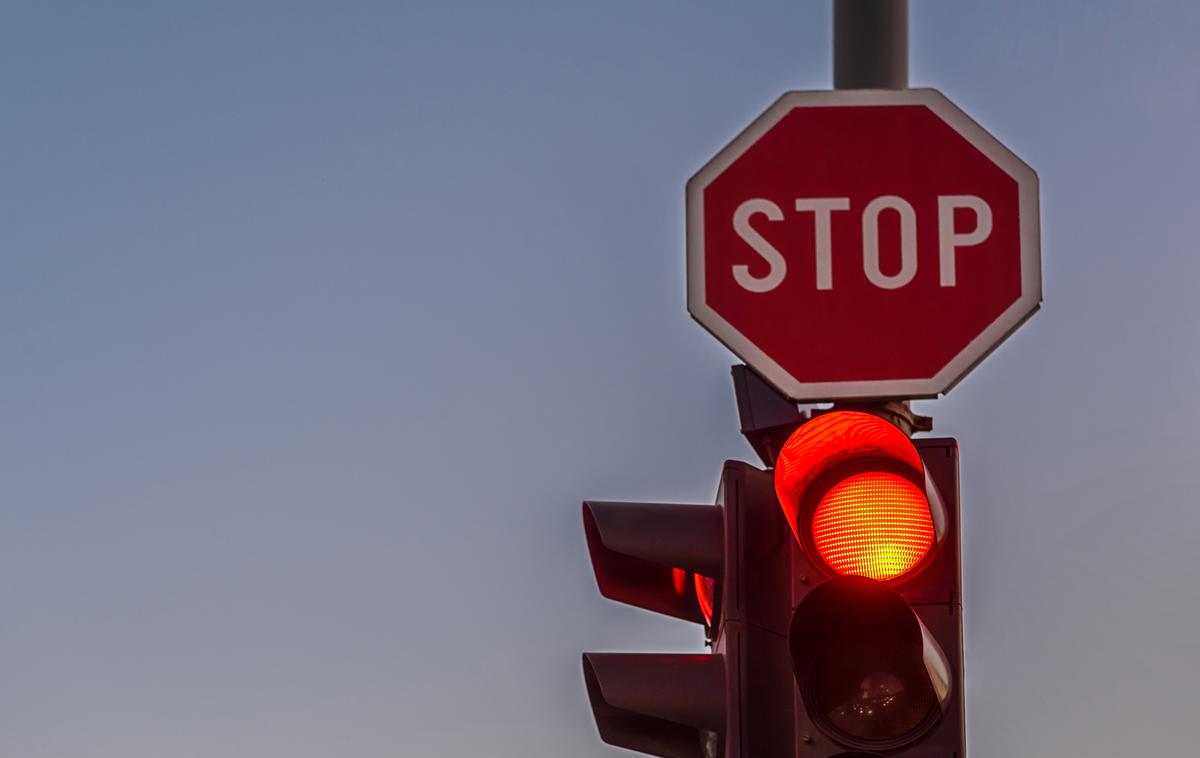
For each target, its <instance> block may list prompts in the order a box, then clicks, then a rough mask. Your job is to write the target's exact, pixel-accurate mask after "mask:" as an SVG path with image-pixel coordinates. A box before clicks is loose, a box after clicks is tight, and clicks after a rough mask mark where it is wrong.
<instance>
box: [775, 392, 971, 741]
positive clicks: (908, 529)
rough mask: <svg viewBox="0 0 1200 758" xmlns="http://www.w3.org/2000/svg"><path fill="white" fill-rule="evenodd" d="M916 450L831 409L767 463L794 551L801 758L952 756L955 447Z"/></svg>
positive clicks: (956, 690)
mask: <svg viewBox="0 0 1200 758" xmlns="http://www.w3.org/2000/svg"><path fill="white" fill-rule="evenodd" d="M918 444H919V445H920V446H921V447H918V445H915V444H914V443H913V441H912V440H910V439H909V438H908V436H907V435H905V434H904V433H903V432H901V431H900V430H899V429H898V428H896V427H895V426H893V425H892V424H891V423H889V422H888V421H886V420H884V419H882V418H879V417H877V416H874V415H872V414H867V413H858V412H846V411H836V412H830V413H826V414H822V415H819V416H817V417H815V418H813V419H812V420H810V421H808V422H806V423H805V424H803V425H802V426H800V427H799V428H798V429H797V430H796V431H795V432H794V433H793V434H792V435H791V436H790V437H789V438H788V440H787V441H786V443H784V445H783V448H782V449H781V451H780V454H779V457H778V459H777V461H776V469H775V488H776V493H777V496H778V499H779V504H780V507H781V508H782V509H783V513H784V516H785V517H786V518H787V522H788V524H789V525H790V526H791V529H792V532H793V534H794V535H795V537H796V540H797V543H798V546H799V548H800V549H799V550H798V551H797V553H796V569H795V570H796V583H795V585H794V586H795V597H796V601H797V602H796V607H795V610H794V612H793V615H792V620H791V626H790V630H789V634H788V648H789V654H790V656H791V663H792V668H793V672H794V674H795V682H796V686H797V693H798V695H799V701H800V707H798V708H797V711H796V729H797V733H798V734H800V735H804V736H806V737H807V739H803V740H801V741H800V742H798V744H797V752H796V755H797V756H811V757H812V758H829V757H830V756H838V757H839V758H844V756H847V755H853V756H858V755H879V754H888V755H892V754H903V755H905V756H913V757H914V758H915V757H916V756H921V757H922V758H924V756H931V757H932V756H943V755H947V756H948V755H953V754H954V753H956V752H957V753H959V754H961V751H962V746H963V740H962V729H961V706H962V697H961V669H962V666H961V616H960V613H959V605H958V603H959V601H958V589H959V587H958V585H959V571H958V552H957V551H958V540H957V489H958V488H957V468H956V457H955V456H956V452H957V445H955V444H954V442H953V441H952V440H923V441H920V442H919V443H918ZM939 485H940V486H939ZM943 488H944V489H945V490H947V495H948V499H947V498H944V497H943V495H942V490H943ZM947 503H949V507H948V505H947Z"/></svg>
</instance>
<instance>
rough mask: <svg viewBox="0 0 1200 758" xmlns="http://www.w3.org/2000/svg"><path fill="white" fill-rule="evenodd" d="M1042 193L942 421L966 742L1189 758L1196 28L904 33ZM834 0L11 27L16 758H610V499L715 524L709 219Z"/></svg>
mask: <svg viewBox="0 0 1200 758" xmlns="http://www.w3.org/2000/svg"><path fill="white" fill-rule="evenodd" d="M911 28H912V33H911V38H912V57H911V81H912V84H913V85H914V86H936V87H938V88H939V89H941V90H942V91H943V92H945V93H946V94H947V95H948V96H949V97H950V98H951V99H953V100H954V101H955V102H956V103H957V104H958V105H960V106H961V107H962V108H963V109H964V110H966V111H967V112H968V113H970V114H972V116H974V117H975V118H976V119H977V120H979V121H980V122H981V123H982V124H984V125H985V126H986V127H987V128H988V129H989V130H991V131H992V132H993V133H994V134H995V135H997V136H998V137H999V138H1000V139H1001V140H1002V141H1004V142H1005V143H1006V144H1008V145H1009V146H1010V147H1011V148H1012V149H1013V150H1014V151H1015V152H1016V153H1017V154H1019V155H1020V156H1021V157H1022V158H1024V159H1025V160H1026V161H1027V162H1028V163H1029V164H1030V165H1032V166H1033V167H1034V168H1035V169H1036V170H1037V171H1038V173H1039V175H1040V177H1041V188H1042V217H1043V251H1044V259H1045V262H1044V279H1045V305H1044V307H1043V309H1042V311H1041V312H1040V313H1039V314H1038V315H1037V316H1035V317H1034V318H1033V319H1032V320H1031V321H1030V322H1029V323H1027V324H1026V325H1025V326H1024V327H1023V328H1022V329H1021V330H1020V332H1019V333H1017V334H1016V335H1015V336H1014V337H1013V338H1012V339H1010V340H1009V341H1008V342H1007V343H1006V344H1005V345H1004V346H1003V347H1002V348H1001V349H1000V350H998V351H997V352H996V353H995V354H993V355H992V356H991V357H990V358H988V360H987V361H986V362H985V363H984V364H982V365H981V366H980V367H979V368H978V369H977V370H976V371H975V372H974V373H973V374H971V376H969V377H968V378H967V379H966V380H965V381H964V382H962V384H960V385H959V386H958V387H956V388H955V389H954V391H953V392H952V393H951V394H950V395H949V396H947V397H945V398H942V399H940V400H937V401H931V402H923V403H921V404H919V407H920V410H922V411H923V412H925V413H928V414H930V415H932V416H933V417H934V419H935V423H936V431H937V433H939V434H949V435H954V436H957V437H958V438H959V440H960V443H961V445H962V467H963V468H962V477H963V479H962V482H963V513H964V520H965V524H964V531H963V539H964V573H965V608H966V610H965V633H966V645H967V647H966V666H967V670H968V678H967V712H968V719H969V731H970V736H969V744H970V754H971V756H972V758H1012V757H1013V756H1020V757H1021V758H1040V757H1046V758H1049V757H1051V756H1062V755H1088V756H1096V757H1102V758H1109V757H1111V758H1126V757H1127V756H1129V755H1140V754H1156V755H1187V754H1189V753H1191V752H1193V750H1192V746H1193V745H1194V739H1193V735H1192V732H1191V730H1192V728H1193V726H1194V723H1195V721H1196V706H1197V704H1198V703H1200V633H1198V632H1197V628H1198V626H1200V565H1198V561H1200V557H1198V556H1200V551H1198V549H1197V543H1198V539H1200V495H1198V494H1197V493H1198V492H1200V465H1198V462H1200V436H1198V435H1197V434H1196V433H1195V429H1196V427H1197V425H1198V424H1200V399H1198V397H1200V395H1198V394H1197V387H1198V386H1200V357H1198V356H1200V352H1198V351H1197V347H1198V343H1200V329H1198V327H1197V324H1198V323H1200V299H1198V298H1197V294H1196V292H1197V284H1196V283H1197V281H1198V280H1200V254H1198V249H1197V242H1196V240H1197V239H1200V213H1197V198H1198V197H1200V188H1198V180H1197V177H1198V176H1200V148H1198V147H1197V137H1196V133H1197V131H1196V124H1197V123H1198V122H1200V53H1198V52H1197V49H1196V44H1195V42H1196V39H1197V37H1198V34H1200V5H1197V4H1196V3H1194V2H1174V1H1168V0H1147V1H1146V2H1139V3H1132V2H1126V1H1125V0H1101V1H1097V0H1089V1H1088V2H1081V1H1078V0H1073V1H1070V2H1068V1H1064V0H1056V2H1052V3H1051V2H1045V1H1044V0H1006V2H1003V3H1000V2H994V1H984V0H915V2H913V3H912V13H911ZM831 80H832V74H831V66H830V7H829V3H828V2H826V1H824V0H822V1H821V2H815V1H814V2H797V1H795V0H792V1H791V2H769V3H768V2H741V3H715V2H680V1H671V0H640V1H638V2H634V1H633V0H606V1H605V2H592V3H586V4H585V3H581V2H549V1H546V2H519V1H517V2H505V3H497V2H475V3H461V2H437V3H434V2H430V3H422V4H416V3H412V2H403V1H402V2H398V3H397V2H338V3H333V2H323V3H316V2H300V1H298V0H293V1H290V2H259V1H256V0H239V2H236V3H233V2H213V3H152V2H122V3H92V2H88V3H84V2H76V3H68V2H17V1H14V0H5V1H4V2H2V3H0V97H2V98H3V107H2V110H3V117H2V118H0V349H2V350H3V362H2V363H0V367H2V368H0V429H3V433H2V434H0V604H2V605H0V608H2V612H0V672H3V673H2V676H0V755H3V756H5V757H6V758H7V757H11V758H212V757H214V756H221V757H222V758H328V757H329V756H354V757H355V758H374V757H379V758H383V757H389V758H390V757H394V756H420V757H422V758H426V757H429V758H433V757H437V756H475V755H489V756H505V757H507V756H513V757H514V758H516V757H521V758H561V757H562V756H580V757H583V758H602V757H603V756H609V755H616V754H618V753H617V751H615V750H613V749H611V748H608V747H607V746H605V745H603V744H602V743H601V742H600V741H599V738H598V736H597V735H596V733H595V728H594V726H593V724H592V716H591V712H590V710H589V707H588V703H587V698H586V695H585V693H584V689H583V683H582V676H581V673H580V668H579V653H580V651H583V650H597V651H599V650H642V651H676V650H700V649H702V648H701V644H702V633H701V631H700V629H699V628H698V627H694V626H691V625H688V624H685V623H682V622H676V621H672V620H670V619H666V618H663V617H656V616H654V615H652V614H648V613H644V612H641V611H638V610H635V609H631V608H627V607H623V606H620V605H618V604H615V603H611V602H608V601H605V600H603V599H602V598H601V597H600V596H599V594H598V592H597V590H596V588H595V585H594V581H593V578H592V575H591V567H590V564H589V562H588V558H587V554H586V550H585V547H584V542H583V533H582V527H581V523H580V513H579V502H580V501H581V500H582V499H584V498H595V499H631V500H669V501H677V502H688V501H693V502H710V501H711V500H712V498H713V495H714V493H715V487H716V483H717V476H718V474H719V471H720V466H721V462H722V461H723V460H724V459H726V458H738V459H744V460H754V458H753V454H752V452H751V450H750V448H749V446H748V445H747V444H746V443H745V442H744V441H743V440H742V439H741V437H740V436H739V435H738V433H737V419H736V411H735V407H734V401H733V393H732V388H731V384H730V379H729V367H730V365H731V364H732V363H733V362H734V361H735V359H734V358H733V356H732V355H731V354H729V353H728V352H727V351H726V350H725V349H724V348H722V347H721V346H720V345H719V344H718V343H717V342H716V341H715V340H713V339H712V338H711V337H710V336H708V334H706V333H705V332H704V331H703V329H701V328H700V327H699V326H697V325H696V324H694V323H693V322H692V321H691V320H690V319H689V317H688V315H687V313H686V310H685V305H684V289H683V288H684V277H683V185H684V182H685V181H686V179H687V178H688V177H689V176H690V175H691V174H692V173H693V172H694V171H696V170H697V169H698V168H699V167H700V166H701V165H702V164H703V163H704V162H705V161H706V160H707V159H708V158H709V157H710V156H711V155H713V154H714V153H715V152H716V151H717V150H718V149H719V148H720V147H721V146H723V145H724V144H725V143H726V142H727V141H728V140H729V139H730V138H731V137H732V136H733V135H734V134H736V133H737V132H738V131H739V130H740V129H741V128H742V127H743V126H745V125H746V124H747V123H749V121H750V120H751V119H752V118H753V117H754V116H756V115H757V114H758V113H759V112H761V111H762V110H763V109H764V108H765V107H766V106H767V105H768V104H770V103H771V102H772V101H773V100H774V99H775V98H776V97H778V96H779V95H780V94H781V93H782V92H784V91H785V90H788V89H805V88H808V89H824V88H828V87H829V86H830V84H831Z"/></svg>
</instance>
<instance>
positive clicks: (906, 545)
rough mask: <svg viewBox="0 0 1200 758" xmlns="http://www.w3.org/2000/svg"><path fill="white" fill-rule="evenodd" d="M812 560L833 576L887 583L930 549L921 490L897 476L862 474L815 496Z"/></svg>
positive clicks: (930, 529) (929, 524) (929, 526)
mask: <svg viewBox="0 0 1200 758" xmlns="http://www.w3.org/2000/svg"><path fill="white" fill-rule="evenodd" d="M812 537H813V542H814V544H815V547H816V549H817V553H818V555H820V557H821V559H822V560H823V561H824V562H825V563H826V564H827V565H828V566H829V567H830V568H832V569H833V570H834V571H836V572H838V573H839V574H847V575H852V576H865V577H869V578H871V579H893V578H895V577H897V576H901V575H903V574H906V573H908V572H909V571H910V570H912V568H913V567H914V566H916V565H917V564H918V563H920V562H921V560H922V559H923V558H924V557H925V556H926V554H928V553H929V548H930V547H931V546H932V545H933V519H932V517H931V516H930V513H929V502H928V501H927V500H926V499H925V494H924V493H923V492H921V490H919V489H917V487H916V486H915V485H914V484H913V483H912V482H910V481H909V480H908V479H905V478H904V477H903V476H899V475H897V474H893V473H890V472H887V471H862V472H859V473H857V474H851V475H850V476H848V477H846V478H845V479H842V480H841V481H839V482H838V483H836V484H834V485H833V486H832V487H830V488H829V490H828V491H826V492H825V494H824V495H822V496H821V499H820V501H819V503H818V504H817V507H816V509H815V511H814V512H813V516H812Z"/></svg>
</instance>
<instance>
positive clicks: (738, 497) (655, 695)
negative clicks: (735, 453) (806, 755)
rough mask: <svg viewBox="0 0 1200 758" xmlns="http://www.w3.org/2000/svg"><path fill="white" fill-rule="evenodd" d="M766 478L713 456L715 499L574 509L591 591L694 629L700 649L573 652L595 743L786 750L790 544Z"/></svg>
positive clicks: (680, 754) (724, 754) (752, 752)
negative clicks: (701, 632)
mask: <svg viewBox="0 0 1200 758" xmlns="http://www.w3.org/2000/svg"><path fill="white" fill-rule="evenodd" d="M774 489H775V485H774V478H773V476H772V475H771V473H770V472H769V471H763V470H760V469H757V468H755V467H754V466H751V465H749V464H746V463H738V462H732V461H731V462H727V463H726V464H725V468H724V470H723V472H722V476H721V484H720V488H719V490H718V494H717V499H716V505H669V504H661V503H606V502H585V503H584V504H583V522H584V531H585V534H586V537H587V544H588V550H589V552H590V554H591V559H592V567H593V569H594V570H595V574H596V583H597V585H598V586H599V588H600V592H601V593H602V594H603V595H604V596H605V597H608V598H611V599H613V600H617V601H619V602H623V603H627V604H630V605H634V606H637V607H640V608H645V609H647V610H651V611H654V612H657V613H662V614H665V615H668V616H674V617H676V618H680V619H684V620H686V621H691V622H695V623H697V624H703V625H704V627H705V632H706V637H707V639H708V640H709V642H710V643H711V646H712V651H711V653H701V654H695V655H690V654H658V653H584V655H583V672H584V681H585V683H586V686H587V692H588V697H589V699H590V700H591V704H592V712H593V714H594V716H595V719H596V725H597V727H598V729H599V732H600V737H601V738H602V739H603V740H604V741H605V742H608V743H609V744H612V745H617V746H619V747H624V748H628V749H630V750H635V751H638V752H642V753H649V754H651V755H658V756H669V757H670V758H792V756H793V745H794V744H795V733H794V731H793V727H794V719H793V711H794V699H793V694H794V686H793V683H792V681H793V679H792V673H791V665H790V663H789V660H790V655H789V652H788V641H787V636H788V626H789V623H790V622H791V611H792V587H791V585H792V560H793V555H792V553H793V540H792V539H791V538H790V536H789V534H788V527H787V522H786V521H785V520H784V518H783V514H782V512H781V511H780V509H779V505H778V501H777V500H776V498H775V491H774Z"/></svg>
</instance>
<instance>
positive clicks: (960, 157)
mask: <svg viewBox="0 0 1200 758" xmlns="http://www.w3.org/2000/svg"><path fill="white" fill-rule="evenodd" d="M1037 193H1038V188H1037V176H1036V174H1034V173H1033V171H1032V170H1031V169H1030V168H1029V167H1028V166H1026V165H1025V164H1024V163H1023V162H1022V161H1021V160H1020V159H1019V158H1017V157H1016V156H1015V155H1013V154H1012V153H1011V152H1009V151H1008V150H1007V149H1006V148H1005V147H1004V146H1003V145H1001V144H1000V143H999V142H997V141H996V139H995V138H993V137H992V136H991V135H989V134H988V133H987V132H985V131H984V130H983V129H982V128H981V127H980V126H979V125H978V124H976V123H975V122H973V121H971V119H970V118H968V117H967V116H966V115H965V114H964V113H963V112H962V111H960V110H958V108H956V107H955V106H954V105H953V104H952V103H950V101H948V100H947V99H946V98H945V97H944V96H942V95H941V94H940V93H938V92H937V91H935V90H929V89H923V90H898V91H886V92H884V91H853V90H848V91H836V92H792V93H789V94H787V95H784V96H783V97H782V98H781V99H780V100H779V101H778V102H776V103H775V104H774V105H773V106H771V108H770V109H768V110H767V112H766V113H764V114H763V115H762V116H760V117H759V118H758V119H757V120H755V121H754V123H752V124H751V125H750V127H749V128H747V129H746V131H745V132H743V133H742V134H741V135H739V136H738V138H737V139H735V140H734V141H733V142H732V143H731V144H730V145H729V146H728V147H726V148H725V149H724V150H722V151H721V152H720V153H719V154H718V155H717V157H716V158H714V159H713V160H712V161H710V162H709V164H708V165H706V166H705V167H704V168H703V169H701V171H700V172H699V173H698V174H696V176H695V177H693V178H692V180H691V181H690V182H689V183H688V187H687V224H688V261H687V265H688V310H689V311H690V312H691V314H692V316H693V317H694V318H695V319H696V320H697V321H699V322H700V323H701V324H702V325H703V326H704V327H705V328H706V329H708V330H709V331H710V332H712V333H713V334H714V335H715V336H716V337H717V338H718V339H720V340H721V341H722V342H723V343H725V345H726V346H728V347H729V348H730V349H731V350H733V352H735V353H736V354H737V355H738V356H739V357H741V358H742V359H743V360H744V361H746V363H747V364H749V365H750V366H751V367H752V368H754V369H755V370H756V371H758V372H759V373H760V374H762V375H763V376H764V377H766V378H767V379H768V380H770V381H771V382H772V383H773V384H774V385H775V386H776V387H778V388H779V389H780V390H782V391H783V392H784V393H786V394H787V395H789V396H790V397H792V398H794V399H797V400H833V399H846V398H883V397H932V396H935V395H937V394H939V393H941V392H945V391H946V390H948V389H949V388H950V387H951V386H953V384H954V383H955V382H957V381H958V380H959V379H960V378H962V376H963V375H964V374H966V372H967V371H969V370H970V369H971V367H973V366H974V365H975V364H977V363H978V362H979V361H980V360H982V359H983V358H984V357H985V356H986V355H987V354H988V353H989V352H990V351H991V350H992V349H993V348H995V347H996V345H998V344H999V343H1000V342H1001V341H1002V340H1003V339H1004V338H1005V337H1006V336H1007V335H1008V334H1010V333H1011V332H1012V331H1013V330H1014V329H1016V328H1017V327H1018V326H1020V324H1021V323H1022V322H1023V321H1024V320H1025V319H1026V318H1028V317H1029V316H1030V315H1031V314H1032V313H1033V312H1034V311H1036V310H1037V308H1038V305H1039V303H1040V302H1041V261H1040V252H1039V245H1038V239H1039V232H1038V194H1037Z"/></svg>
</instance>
